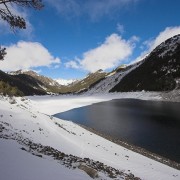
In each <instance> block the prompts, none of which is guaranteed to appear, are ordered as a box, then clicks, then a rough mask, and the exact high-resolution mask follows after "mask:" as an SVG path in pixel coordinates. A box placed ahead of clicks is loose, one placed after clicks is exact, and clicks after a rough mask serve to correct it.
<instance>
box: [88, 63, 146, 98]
mask: <svg viewBox="0 0 180 180" xmlns="http://www.w3.org/2000/svg"><path fill="white" fill-rule="evenodd" d="M142 62H143V61H141V62H138V63H134V64H133V65H129V66H125V65H121V66H119V67H117V68H116V69H114V70H113V71H112V72H109V73H107V74H106V76H105V77H104V78H102V79H100V80H99V81H97V82H95V83H94V84H92V85H91V86H90V87H89V89H88V91H86V92H85V94H95V93H108V92H109V91H110V90H111V89H112V88H113V87H114V86H116V85H117V84H118V83H119V82H120V81H121V80H122V78H123V77H125V76H126V75H127V74H128V73H130V72H131V71H132V70H134V69H136V68H137V67H138V66H139V65H140V64H141V63H142Z"/></svg>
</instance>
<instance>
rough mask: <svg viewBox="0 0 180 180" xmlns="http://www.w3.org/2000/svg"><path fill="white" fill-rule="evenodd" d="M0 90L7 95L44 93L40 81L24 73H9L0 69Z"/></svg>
mask: <svg viewBox="0 0 180 180" xmlns="http://www.w3.org/2000/svg"><path fill="white" fill-rule="evenodd" d="M0 85H1V86H0V92H1V93H3V94H9V95H18V96H19V95H20V96H21V95H27V96H28V95H33V94H37V95H45V94H46V91H45V90H44V89H43V88H41V86H43V84H42V82H40V81H38V80H36V79H34V78H33V77H31V76H29V75H26V74H18V75H9V74H7V73H4V72H2V71H0Z"/></svg>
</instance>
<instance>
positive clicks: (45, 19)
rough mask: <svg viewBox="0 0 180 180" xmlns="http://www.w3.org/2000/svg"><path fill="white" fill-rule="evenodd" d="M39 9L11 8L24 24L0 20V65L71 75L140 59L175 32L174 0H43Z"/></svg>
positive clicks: (177, 3)
mask: <svg viewBox="0 0 180 180" xmlns="http://www.w3.org/2000/svg"><path fill="white" fill-rule="evenodd" d="M43 2H44V4H45V8H44V9H42V10H41V11H34V10H32V9H31V10H30V9H29V10H27V9H19V8H17V7H12V9H13V11H14V12H16V13H18V14H19V15H22V16H24V17H25V19H26V21H27V30H23V31H17V32H16V33H15V34H14V33H12V32H11V30H10V29H9V27H8V25H7V24H5V23H4V22H2V21H0V43H1V44H2V45H4V46H6V47H7V52H8V54H7V56H6V58H5V60H4V61H3V62H0V67H1V69H2V70H4V71H11V70H18V69H33V70H36V71H37V72H39V73H40V74H42V75H45V76H50V77H52V78H63V79H76V78H82V77H84V76H85V75H86V74H87V73H88V72H94V71H96V70H98V69H103V70H105V71H110V70H112V69H113V68H115V67H116V66H118V65H120V64H128V63H131V62H133V61H135V60H138V59H140V58H141V57H143V56H144V55H145V54H147V53H148V52H150V51H151V50H152V49H153V48H155V47H156V46H157V45H158V44H160V43H161V42H163V41H164V40H166V39H167V38H169V37H171V36H173V35H175V34H180V21H179V17H180V11H179V7H180V1H179V0H173V1H171V0H158V1H157V0H44V1H43Z"/></svg>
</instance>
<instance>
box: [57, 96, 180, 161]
mask: <svg viewBox="0 0 180 180" xmlns="http://www.w3.org/2000/svg"><path fill="white" fill-rule="evenodd" d="M54 116H55V117H58V118H61V119H64V120H68V121H73V122H75V123H78V124H82V125H85V126H87V127H90V128H94V129H95V130H97V131H99V132H101V133H104V134H107V135H110V136H112V137H115V138H119V139H120V140H123V141H126V142H129V143H131V144H134V145H136V146H139V147H142V148H144V149H146V150H148V151H151V152H154V153H156V154H159V155H161V156H164V157H167V158H169V159H171V160H174V161H176V162H178V163H180V103H172V102H159V101H143V100H137V99H120V100H111V101H108V102H101V103H96V104H93V105H90V106H85V107H81V108H76V109H72V110H69V111H66V112H63V113H58V114H55V115H54Z"/></svg>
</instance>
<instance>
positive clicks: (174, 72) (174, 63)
mask: <svg viewBox="0 0 180 180" xmlns="http://www.w3.org/2000/svg"><path fill="white" fill-rule="evenodd" d="M179 88H180V35H176V36H174V37H172V38H170V39H168V40H166V41H165V42H163V43H162V44H160V45H159V46H158V47H156V48H155V49H154V50H153V51H152V52H151V53H150V54H149V55H148V56H147V57H146V58H145V59H144V62H143V63H142V64H141V65H140V66H139V67H138V68H136V69H134V70H133V71H131V72H129V73H128V74H127V75H126V76H125V77H123V78H122V80H121V81H120V82H119V83H118V84H117V85H116V86H115V87H113V88H112V89H111V90H110V92H115V91H117V92H127V91H142V90H145V91H169V90H174V89H179Z"/></svg>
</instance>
